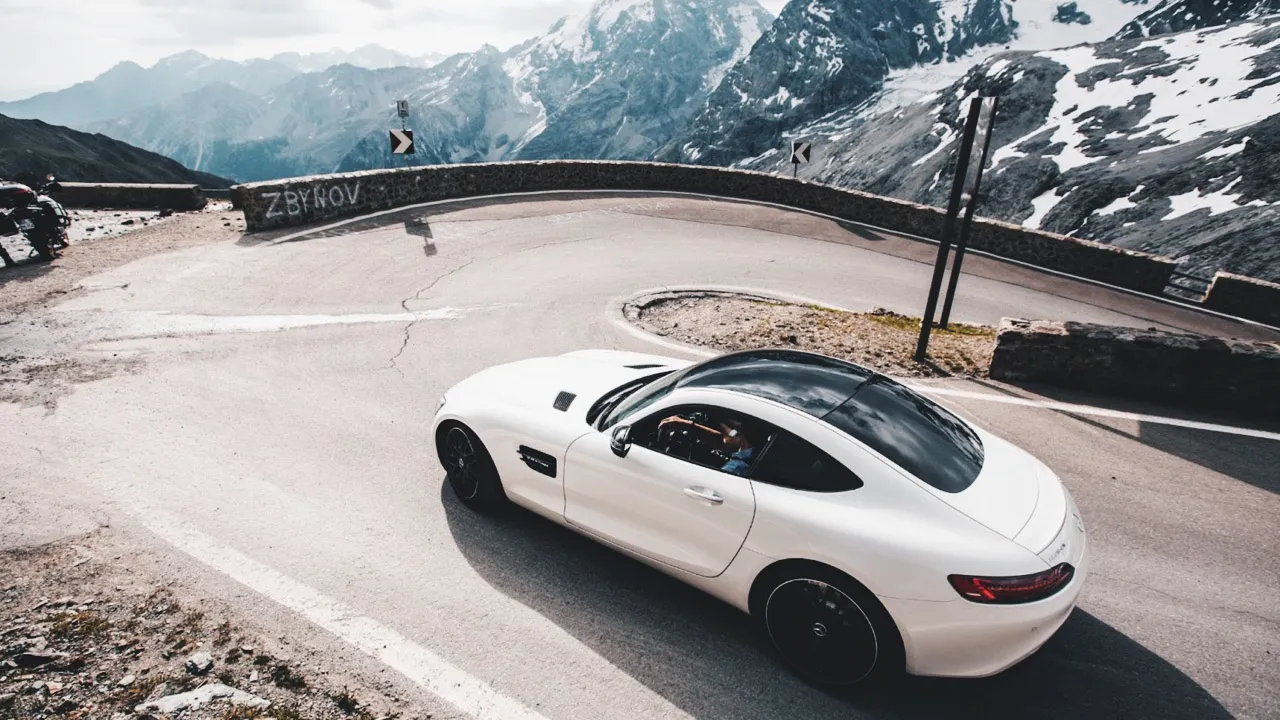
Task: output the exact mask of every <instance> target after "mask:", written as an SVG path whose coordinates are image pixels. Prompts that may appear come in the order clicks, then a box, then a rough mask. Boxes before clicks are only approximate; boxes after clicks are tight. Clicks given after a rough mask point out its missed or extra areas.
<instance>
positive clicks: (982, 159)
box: [938, 97, 999, 330]
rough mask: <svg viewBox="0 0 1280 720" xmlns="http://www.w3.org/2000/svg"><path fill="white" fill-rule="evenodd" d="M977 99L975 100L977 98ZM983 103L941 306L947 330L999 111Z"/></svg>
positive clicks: (987, 99)
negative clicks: (958, 235)
mask: <svg viewBox="0 0 1280 720" xmlns="http://www.w3.org/2000/svg"><path fill="white" fill-rule="evenodd" d="M975 99H976V98H975ZM981 100H982V109H981V110H980V112H981V113H982V115H981V118H980V119H979V120H978V132H977V135H976V137H975V139H974V145H975V146H981V148H982V149H981V150H980V151H979V152H978V157H977V158H975V160H976V161H977V162H975V163H973V164H971V165H970V166H969V178H970V179H969V180H968V181H967V182H966V184H967V185H969V187H970V188H971V189H970V190H969V193H968V196H967V202H965V210H964V220H963V221H961V224H960V240H959V241H958V242H957V243H956V259H955V260H954V261H953V262H952V263H951V280H950V282H948V283H947V297H946V300H945V301H943V303H942V317H941V318H940V319H939V320H938V326H939V327H941V328H943V329H944V330H945V329H946V327H947V323H949V322H950V321H951V305H952V303H953V302H954V301H955V299H956V283H958V282H959V281H960V266H961V265H963V264H964V253H965V250H967V249H968V248H969V233H970V232H971V231H972V230H973V213H974V211H975V210H976V209H977V207H978V193H979V192H980V191H981V189H982V172H983V169H984V168H985V167H986V166H987V151H988V150H989V149H990V148H991V129H992V126H994V125H995V118H996V109H997V106H998V104H999V99H998V98H995V97H985V98H981Z"/></svg>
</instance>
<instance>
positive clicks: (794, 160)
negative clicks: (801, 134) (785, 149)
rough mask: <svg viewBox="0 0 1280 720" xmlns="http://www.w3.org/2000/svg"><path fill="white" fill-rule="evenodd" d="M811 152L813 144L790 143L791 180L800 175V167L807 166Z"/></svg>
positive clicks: (794, 141)
mask: <svg viewBox="0 0 1280 720" xmlns="http://www.w3.org/2000/svg"><path fill="white" fill-rule="evenodd" d="M812 151H813V143H807V142H800V141H799V140H792V141H791V178H792V179H793V180H794V179H795V178H796V177H797V176H798V175H799V174H800V166H801V165H808V164H809V159H810V155H811V153H812Z"/></svg>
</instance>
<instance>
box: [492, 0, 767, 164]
mask: <svg viewBox="0 0 1280 720" xmlns="http://www.w3.org/2000/svg"><path fill="white" fill-rule="evenodd" d="M772 21H773V16H772V15H771V14H770V13H769V12H768V11H767V10H765V9H764V8H763V7H762V6H761V5H760V4H759V3H757V2H756V1H755V0H701V1H700V2H689V1H688V0H603V1H602V2H597V3H596V4H595V5H594V6H593V7H592V8H591V9H590V10H589V11H588V12H587V13H585V14H583V15H581V16H578V17H577V18H571V19H565V20H562V21H560V22H559V23H557V24H556V26H554V27H553V28H552V29H551V31H550V32H549V33H548V34H547V35H545V36H543V37H542V38H541V39H539V40H538V41H537V42H535V43H533V44H531V45H530V46H529V47H527V48H524V49H523V50H521V51H520V52H518V53H515V54H513V56H512V57H511V58H510V59H509V60H508V61H507V64H506V70H507V72H508V74H509V75H511V77H512V78H513V80H514V81H515V89H516V92H517V93H518V94H519V95H520V97H521V99H522V101H523V102H524V103H525V104H526V105H527V106H529V107H530V108H533V109H534V110H535V111H536V112H538V113H539V114H540V116H541V118H542V121H541V122H540V123H539V124H537V125H535V126H534V127H533V128H530V132H529V138H528V141H527V142H526V143H524V144H523V146H521V147H519V148H518V149H517V155H518V156H519V157H521V158H524V159H539V158H551V157H561V158H643V157H647V156H648V155H650V154H651V153H653V152H654V151H655V150H657V148H658V147H660V146H661V145H662V144H663V143H665V142H666V141H667V140H668V139H669V138H670V137H671V136H672V135H674V134H675V133H676V132H677V131H679V130H680V128H681V127H683V126H684V125H685V124H686V123H687V122H688V121H689V119H690V118H691V117H692V115H693V112H694V111H695V110H696V109H697V107H699V106H700V105H701V104H702V102H703V101H704V100H705V98H706V97H707V95H708V94H709V93H710V92H711V91H712V90H714V89H715V88H716V86H717V85H718V84H719V83H720V80H721V79H722V78H723V77H724V75H725V73H726V72H727V71H728V70H729V69H730V68H731V67H732V66H733V65H734V64H735V63H737V62H738V61H739V60H741V59H743V58H745V57H746V56H747V54H748V53H749V52H750V51H751V47H752V45H753V44H754V43H755V41H756V40H757V39H758V38H759V37H760V36H761V34H762V33H764V31H765V30H766V29H767V28H768V27H769V24H770V23H771V22H772Z"/></svg>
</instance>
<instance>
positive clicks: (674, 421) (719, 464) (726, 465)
mask: <svg viewBox="0 0 1280 720" xmlns="http://www.w3.org/2000/svg"><path fill="white" fill-rule="evenodd" d="M631 430H632V432H631V438H632V441H633V442H634V443H636V444H637V445H641V446H643V447H646V448H648V449H650V450H653V451H654V452H660V453H662V454H664V455H669V456H671V457H674V458H679V459H681V460H684V461H686V462H691V463H693V464H695V465H701V466H703V467H707V468H712V469H715V470H720V471H722V472H726V473H730V474H732V475H740V476H746V475H747V474H748V473H749V472H750V471H751V468H752V467H753V466H754V465H755V462H756V460H757V459H758V458H759V456H760V452H761V450H763V449H764V447H765V446H766V445H767V444H768V443H769V440H770V439H772V436H773V432H774V430H773V428H772V427H771V426H770V425H768V424H767V423H764V422H762V421H760V420H757V419H756V418H753V417H749V416H747V415H744V414H743V413H739V412H735V411H732V410H726V409H724V408H717V407H712V406H708V405H686V406H680V407H673V408H670V409H667V410H663V411H660V412H657V413H654V414H653V415H650V416H649V417H647V418H645V419H644V420H641V421H640V422H637V423H635V424H634V425H632V426H631Z"/></svg>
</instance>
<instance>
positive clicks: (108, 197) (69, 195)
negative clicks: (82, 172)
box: [54, 182, 208, 210]
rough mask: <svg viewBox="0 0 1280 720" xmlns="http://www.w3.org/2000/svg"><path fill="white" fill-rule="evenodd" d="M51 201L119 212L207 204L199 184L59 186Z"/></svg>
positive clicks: (194, 206)
mask: <svg viewBox="0 0 1280 720" xmlns="http://www.w3.org/2000/svg"><path fill="white" fill-rule="evenodd" d="M59 184H60V185H61V186H62V190H61V191H59V192H56V193H54V198H55V199H56V200H57V201H58V202H60V203H62V204H63V205H65V206H66V207H74V208H111V209H120V210H200V209H202V208H203V207H204V206H205V204H206V203H207V202H208V199H207V198H206V197H205V195H204V191H202V190H201V189H200V186H199V185H153V184H140V183H73V182H62V183H59Z"/></svg>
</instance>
